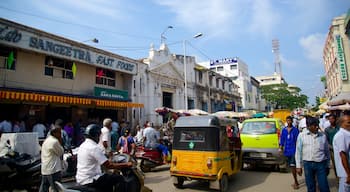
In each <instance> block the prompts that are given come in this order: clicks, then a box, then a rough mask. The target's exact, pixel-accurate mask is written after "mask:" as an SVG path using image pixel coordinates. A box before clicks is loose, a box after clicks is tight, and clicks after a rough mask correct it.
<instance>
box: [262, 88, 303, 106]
mask: <svg viewBox="0 0 350 192" xmlns="http://www.w3.org/2000/svg"><path fill="white" fill-rule="evenodd" d="M300 91H301V89H300V88H299V87H288V84H274V85H264V86H261V95H262V97H263V98H264V99H265V100H266V101H267V103H269V104H270V105H272V106H273V108H275V109H278V108H280V109H289V110H293V109H295V108H298V107H304V106H305V105H306V104H307V103H308V102H307V96H306V95H303V94H301V93H300Z"/></svg>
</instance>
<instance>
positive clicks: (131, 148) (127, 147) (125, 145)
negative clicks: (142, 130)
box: [117, 129, 136, 156]
mask: <svg viewBox="0 0 350 192" xmlns="http://www.w3.org/2000/svg"><path fill="white" fill-rule="evenodd" d="M135 149H136V145H135V142H134V138H133V137H132V136H131V134H130V131H129V129H126V130H125V131H124V135H123V136H121V137H120V138H119V141H118V144H117V151H119V150H121V152H122V153H127V154H130V155H131V156H134V155H135V152H136V150H135Z"/></svg>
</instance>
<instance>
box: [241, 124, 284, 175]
mask: <svg viewBox="0 0 350 192" xmlns="http://www.w3.org/2000/svg"><path fill="white" fill-rule="evenodd" d="M282 128H283V123H282V121H281V120H280V119H278V118H258V119H247V120H245V121H244V122H243V126H242V130H241V139H242V142H243V162H244V163H246V164H250V165H258V164H259V165H261V164H265V165H272V166H273V167H276V168H279V169H280V170H281V171H284V169H285V166H286V162H285V159H284V158H283V157H282V156H281V155H280V154H279V151H278V149H279V140H280V134H281V131H282Z"/></svg>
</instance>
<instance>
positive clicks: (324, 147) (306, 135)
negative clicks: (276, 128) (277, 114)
mask: <svg viewBox="0 0 350 192" xmlns="http://www.w3.org/2000/svg"><path fill="white" fill-rule="evenodd" d="M293 119H294V118H293V117H292V116H289V117H287V119H286V126H285V127H284V128H283V129H282V132H281V137H280V144H279V146H280V147H279V151H280V154H281V155H284V156H285V158H286V159H287V164H288V166H289V167H290V168H291V172H292V175H293V184H292V187H293V189H299V182H298V178H297V177H298V176H297V175H299V176H301V175H302V173H303V172H304V177H305V183H306V186H307V191H308V192H316V189H317V188H318V190H319V191H320V192H329V191H330V188H329V185H328V178H327V176H328V174H329V171H330V168H331V166H333V169H334V171H335V176H336V177H337V179H338V183H339V186H338V189H339V192H350V161H349V157H350V156H349V155H350V115H349V114H347V113H344V114H342V115H341V116H339V117H338V116H336V115H335V114H325V115H323V116H322V117H320V118H317V117H311V116H301V118H300V120H299V121H296V122H295V121H294V122H293Z"/></svg>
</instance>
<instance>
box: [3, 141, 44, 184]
mask: <svg viewBox="0 0 350 192" xmlns="http://www.w3.org/2000/svg"><path fill="white" fill-rule="evenodd" d="M7 144H8V146H6V148H7V152H6V154H5V155H4V156H1V157H0V190H10V191H11V190H14V189H26V190H28V191H33V190H34V188H35V187H37V186H39V185H40V181H41V160H40V156H38V157H33V156H31V155H29V154H26V153H21V154H20V153H18V152H16V151H13V150H12V149H11V147H10V145H9V141H7ZM36 190H37V189H36Z"/></svg>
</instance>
